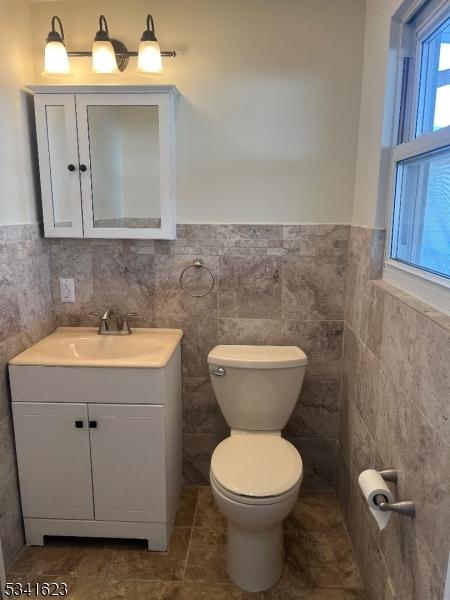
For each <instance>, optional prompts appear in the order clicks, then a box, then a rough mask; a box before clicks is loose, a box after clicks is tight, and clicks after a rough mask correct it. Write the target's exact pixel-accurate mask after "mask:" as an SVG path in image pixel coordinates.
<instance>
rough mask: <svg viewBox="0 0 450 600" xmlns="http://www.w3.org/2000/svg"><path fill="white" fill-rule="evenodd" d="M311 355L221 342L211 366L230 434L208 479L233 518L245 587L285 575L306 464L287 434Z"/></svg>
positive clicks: (236, 568) (236, 558) (233, 549)
mask: <svg viewBox="0 0 450 600" xmlns="http://www.w3.org/2000/svg"><path fill="white" fill-rule="evenodd" d="M307 363H308V359H307V357H306V354H305V353H304V352H303V351H302V350H301V349H300V348H298V347H296V346H231V345H229V346H226V345H221V346H216V347H215V348H214V349H213V350H211V352H210V353H209V355H208V364H209V372H210V376H211V381H212V385H213V388H214V392H215V395H216V398H217V402H218V404H219V406H220V409H221V411H222V413H223V416H224V417H225V420H226V421H227V423H228V425H229V426H230V436H229V437H228V438H226V439H225V440H223V441H222V442H221V443H220V444H219V445H218V446H217V447H216V449H215V450H214V452H213V455H212V458H211V468H210V481H211V487H212V492H213V496H214V499H215V501H216V504H217V506H218V508H219V510H220V511H221V512H222V513H223V514H224V516H225V517H226V518H227V522H228V540H227V568H228V574H229V575H230V577H231V579H232V581H233V582H234V583H235V584H236V585H238V586H239V587H241V588H242V589H244V590H247V591H250V592H261V591H263V590H266V589H268V588H270V587H272V586H273V585H274V584H275V583H276V582H277V581H278V579H279V578H280V575H281V571H282V569H283V563H284V542H283V520H284V519H285V518H286V517H287V516H288V514H289V513H290V511H291V510H292V508H293V507H294V504H295V502H296V500H297V497H298V494H299V490H300V485H301V482H302V477H303V465H302V460H301V457H300V454H299V453H298V451H297V449H296V448H295V447H294V446H293V445H292V444H291V443H289V442H288V441H287V440H285V439H283V438H282V437H281V430H282V429H283V428H284V427H285V425H286V423H287V421H288V419H289V417H290V415H291V413H292V411H293V410H294V407H295V404H296V402H297V400H298V396H299V393H300V389H301V387H302V383H303V378H304V374H305V369H306V365H307Z"/></svg>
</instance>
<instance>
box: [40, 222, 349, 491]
mask: <svg viewBox="0 0 450 600" xmlns="http://www.w3.org/2000/svg"><path fill="white" fill-rule="evenodd" d="M348 237H349V226H347V225H304V226H303V225H302V226H283V225H257V226H250V225H179V226H178V231H177V239H176V240H174V241H122V240H52V241H51V266H52V279H53V281H52V285H53V299H54V310H55V318H56V322H57V324H58V325H96V324H97V323H98V316H90V315H89V313H92V312H101V311H102V310H104V309H105V308H106V307H108V306H111V307H113V308H114V309H116V310H117V311H118V312H119V313H124V312H135V313H137V314H138V315H139V317H137V318H134V319H131V323H132V324H133V322H134V324H135V326H156V327H179V328H181V329H183V331H184V332H185V337H184V339H183V403H184V410H183V433H184V472H185V477H186V479H187V481H188V482H189V483H206V482H208V471H209V459H210V456H211V453H212V451H213V450H214V448H215V446H216V445H217V444H218V443H219V441H220V440H222V439H223V437H224V436H226V435H227V426H226V423H225V422H224V420H223V418H222V415H221V413H220V411H219V409H218V406H217V402H216V400H215V397H214V394H213V391H212V387H211V384H210V381H209V375H208V365H207V362H206V357H207V354H208V352H209V351H210V350H211V348H213V347H214V346H215V345H216V344H219V343H225V344H233V343H234V344H246V343H250V344H295V345H299V346H301V347H302V348H303V349H304V350H305V352H306V353H307V355H308V357H309V361H310V362H309V366H308V368H307V372H306V378H305V383H304V385H303V390H302V393H301V396H300V399H299V402H298V405H297V408H296V410H295V412H294V414H293V416H292V418H291V420H290V422H289V424H288V426H287V428H286V430H285V434H286V436H288V437H289V439H291V440H292V441H293V442H294V443H295V444H296V445H297V446H298V448H299V449H300V451H301V454H302V457H303V460H304V464H305V479H304V486H305V487H309V488H326V487H329V486H332V485H333V482H334V463H335V455H336V445H337V437H338V422H339V417H338V415H339V385H340V372H341V349H342V336H343V320H344V298H345V281H346V265H347V247H348ZM197 257H201V258H202V259H203V260H204V262H205V265H206V266H208V268H209V269H210V270H211V272H212V274H213V276H214V287H213V289H212V291H211V293H209V294H208V295H206V296H205V297H203V298H192V297H190V296H188V295H187V294H186V293H184V292H183V291H182V290H181V288H180V284H179V277H180V274H181V271H182V270H183V269H184V268H185V267H186V266H188V265H190V264H192V262H193V261H194V260H195V259H196V258H197ZM60 277H73V278H75V280H76V290H75V294H76V302H75V304H61V303H60V299H59V278H60ZM184 283H185V286H186V288H187V289H188V290H191V291H192V292H196V293H201V292H206V291H207V290H208V288H209V286H210V285H211V283H212V282H211V277H210V275H209V274H208V273H207V272H206V271H205V270H203V269H202V270H201V271H200V270H196V269H190V270H189V271H188V272H186V274H185V278H184Z"/></svg>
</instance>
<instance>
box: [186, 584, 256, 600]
mask: <svg viewBox="0 0 450 600" xmlns="http://www.w3.org/2000/svg"><path fill="white" fill-rule="evenodd" d="M260 599H261V594H260V593H259V592H258V593H252V592H245V591H244V590H241V589H239V588H238V587H236V586H235V585H232V584H231V585H230V584H223V583H219V584H213V585H207V586H205V585H204V584H203V583H185V584H184V585H183V589H182V592H181V597H180V600H260Z"/></svg>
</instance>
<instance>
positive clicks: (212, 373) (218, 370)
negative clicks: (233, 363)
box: [210, 367, 226, 377]
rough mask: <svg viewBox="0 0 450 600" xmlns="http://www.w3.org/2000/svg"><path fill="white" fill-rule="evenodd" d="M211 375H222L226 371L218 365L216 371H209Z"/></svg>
mask: <svg viewBox="0 0 450 600" xmlns="http://www.w3.org/2000/svg"><path fill="white" fill-rule="evenodd" d="M210 374H211V375H215V376H216V377H224V376H225V374H226V371H225V369H224V368H223V367H219V368H218V369H217V371H210Z"/></svg>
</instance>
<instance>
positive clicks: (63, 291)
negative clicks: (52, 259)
mask: <svg viewBox="0 0 450 600" xmlns="http://www.w3.org/2000/svg"><path fill="white" fill-rule="evenodd" d="M59 291H60V296H61V302H75V280H74V279H65V278H63V277H61V278H60V280H59Z"/></svg>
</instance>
